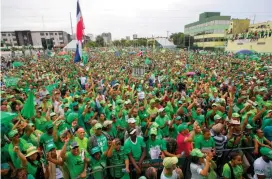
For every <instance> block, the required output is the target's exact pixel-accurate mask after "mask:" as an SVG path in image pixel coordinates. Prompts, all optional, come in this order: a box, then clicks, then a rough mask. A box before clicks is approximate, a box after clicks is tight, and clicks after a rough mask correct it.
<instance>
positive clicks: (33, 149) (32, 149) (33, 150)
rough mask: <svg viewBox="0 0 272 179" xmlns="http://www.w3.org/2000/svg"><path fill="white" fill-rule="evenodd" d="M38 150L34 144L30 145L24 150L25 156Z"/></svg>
mask: <svg viewBox="0 0 272 179" xmlns="http://www.w3.org/2000/svg"><path fill="white" fill-rule="evenodd" d="M37 152H39V151H38V150H37V148H36V147H35V146H31V147H29V148H28V149H27V150H26V157H29V156H31V155H33V154H35V153H37Z"/></svg>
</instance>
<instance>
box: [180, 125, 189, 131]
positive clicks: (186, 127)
mask: <svg viewBox="0 0 272 179" xmlns="http://www.w3.org/2000/svg"><path fill="white" fill-rule="evenodd" d="M185 129H188V125H187V124H180V125H179V126H178V131H179V132H182V131H184V130H185Z"/></svg>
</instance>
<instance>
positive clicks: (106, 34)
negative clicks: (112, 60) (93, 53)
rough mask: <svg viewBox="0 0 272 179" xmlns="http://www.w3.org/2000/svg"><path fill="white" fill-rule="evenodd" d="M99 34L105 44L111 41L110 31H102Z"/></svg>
mask: <svg viewBox="0 0 272 179" xmlns="http://www.w3.org/2000/svg"><path fill="white" fill-rule="evenodd" d="M101 36H102V37H103V39H104V42H105V43H106V44H110V43H111V33H110V32H108V33H102V35H101Z"/></svg>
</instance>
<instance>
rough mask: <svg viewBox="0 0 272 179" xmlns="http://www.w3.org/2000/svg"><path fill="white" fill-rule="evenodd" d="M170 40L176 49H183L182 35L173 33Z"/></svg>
mask: <svg viewBox="0 0 272 179" xmlns="http://www.w3.org/2000/svg"><path fill="white" fill-rule="evenodd" d="M170 39H171V40H172V41H173V43H174V44H175V45H177V46H178V47H184V46H185V45H184V33H182V32H178V33H173V34H171V35H170Z"/></svg>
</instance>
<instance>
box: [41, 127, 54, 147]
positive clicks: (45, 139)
mask: <svg viewBox="0 0 272 179" xmlns="http://www.w3.org/2000/svg"><path fill="white" fill-rule="evenodd" d="M50 142H54V140H53V124H52V123H47V125H46V133H44V134H42V135H41V137H40V144H39V146H40V147H41V148H43V147H44V146H45V145H46V144H48V143H50Z"/></svg>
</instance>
